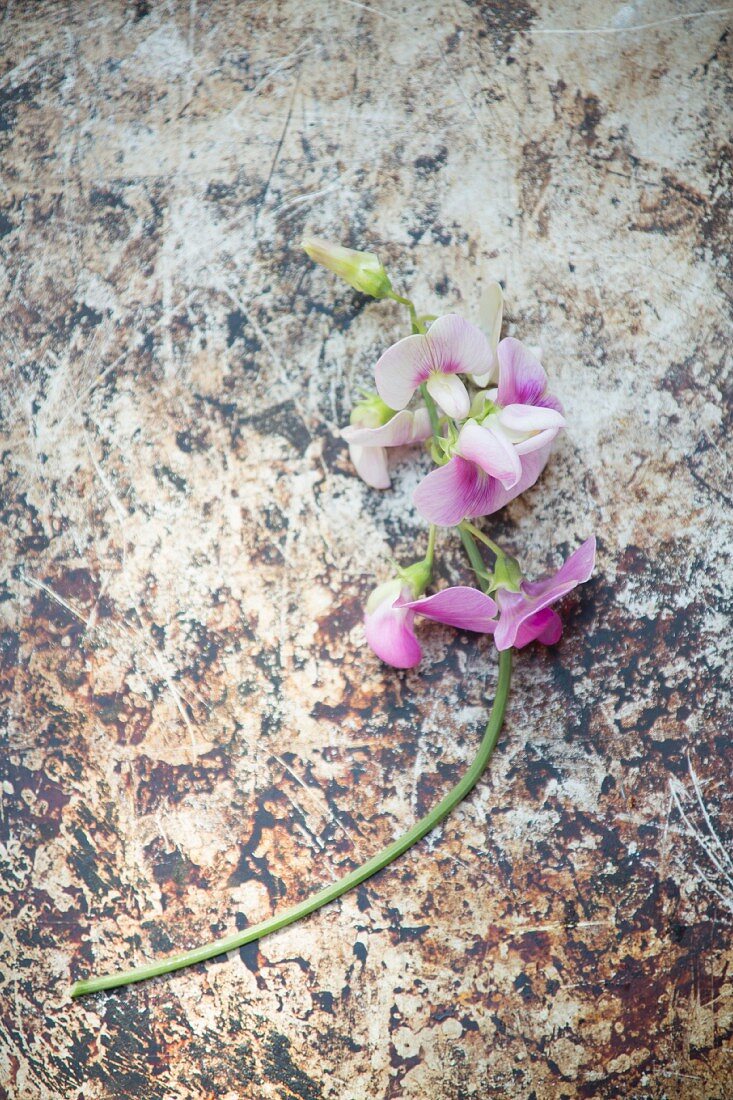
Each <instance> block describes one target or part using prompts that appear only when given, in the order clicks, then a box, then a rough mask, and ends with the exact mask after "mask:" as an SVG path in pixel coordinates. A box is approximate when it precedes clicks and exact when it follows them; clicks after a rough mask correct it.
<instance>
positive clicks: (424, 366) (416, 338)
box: [375, 335, 435, 409]
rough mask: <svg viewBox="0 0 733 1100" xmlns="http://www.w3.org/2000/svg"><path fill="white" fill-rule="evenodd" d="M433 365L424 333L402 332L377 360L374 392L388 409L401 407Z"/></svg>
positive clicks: (428, 373)
mask: <svg viewBox="0 0 733 1100" xmlns="http://www.w3.org/2000/svg"><path fill="white" fill-rule="evenodd" d="M434 369H435V368H434V366H433V361H432V357H431V350H430V346H429V344H428V338H427V336H421V335H412V336H405V338H404V339H403V340H398V341H397V343H396V344H392V347H391V348H387V350H386V351H385V352H384V354H383V355H381V356H380V358H379V360H378V361H377V366H376V368H375V374H376V383H377V392H378V394H379V396H380V397H381V398H382V401H384V402H385V404H387V405H389V407H390V409H404V407H405V405H407V404H408V402H409V400H410V398H411V397H412V395H413V393H414V392H415V390H416V389H417V387H418V386H419V385H420V383H421V382H425V381H426V380H427V379H428V377H429V376H430V373H431V371H433V370H434Z"/></svg>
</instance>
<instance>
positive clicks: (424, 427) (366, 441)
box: [341, 406, 430, 447]
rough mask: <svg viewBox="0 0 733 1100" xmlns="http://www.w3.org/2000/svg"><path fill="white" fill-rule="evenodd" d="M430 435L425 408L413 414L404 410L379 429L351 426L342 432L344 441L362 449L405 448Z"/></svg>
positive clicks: (428, 419) (428, 418)
mask: <svg viewBox="0 0 733 1100" xmlns="http://www.w3.org/2000/svg"><path fill="white" fill-rule="evenodd" d="M429 435H430V417H429V416H428V410H427V409H426V408H425V407H424V406H423V407H422V408H419V409H416V410H415V412H412V411H411V410H409V409H402V410H401V412H398V413H397V414H396V415H395V416H393V417H392V419H391V420H388V421H387V423H386V424H382V426H381V427H379V428H360V427H359V426H358V425H356V424H349V426H348V427H347V428H343V429H342V431H341V437H342V439H345V440H346V442H347V443H352V444H354V443H355V444H357V445H358V446H360V447H404V446H405V445H406V444H408V443H417V442H419V441H421V440H423V439H427V438H428V436H429Z"/></svg>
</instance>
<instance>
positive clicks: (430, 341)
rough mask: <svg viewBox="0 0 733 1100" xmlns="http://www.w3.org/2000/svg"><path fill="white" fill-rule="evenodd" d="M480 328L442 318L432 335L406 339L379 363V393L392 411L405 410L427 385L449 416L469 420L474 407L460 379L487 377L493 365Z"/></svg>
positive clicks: (432, 328)
mask: <svg viewBox="0 0 733 1100" xmlns="http://www.w3.org/2000/svg"><path fill="white" fill-rule="evenodd" d="M492 355H493V353H492V350H491V345H490V344H489V342H488V340H487V339H486V337H485V336H484V334H483V332H482V331H481V329H480V328H477V327H476V325H472V324H471V323H470V322H469V321H464V319H463V318H462V317H459V316H458V315H457V314H455V313H447V314H446V315H445V316H444V317H438V319H437V320H436V321H433V323H432V325H431V326H430V328H429V329H428V331H427V332H426V333H420V334H414V335H412V336H405V338H404V339H403V340H398V341H397V343H396V344H393V345H392V347H391V348H387V350H386V351H385V352H384V354H383V355H382V356H381V358H380V359H379V361H378V362H377V367H376V379H377V390H378V391H379V396H380V397H381V398H382V400H383V401H384V402H386V404H387V405H389V406H390V408H393V409H404V408H405V407H406V406H407V405H408V404H409V402H410V398H411V397H412V395H413V394H414V392H415V390H416V389H418V387H419V386H421V385H422V384H423V382H424V383H425V384H426V386H427V390H428V393H429V394H430V396H431V397H432V398H433V400H434V401H435V402H436V403H437V404H438V405H439V406H440V408H441V409H442V410H443V412H445V413H446V415H447V416H451V417H454V418H455V419H457V420H463V418H464V417H466V416H468V410H469V408H470V405H471V402H470V399H469V396H468V390H467V389H466V387H465V385H464V384H463V382H462V381H461V379H460V378H459V377H458V375H459V374H476V373H478V374H481V373H482V372H484V371H486V368H487V364H489V365H490V364H491V360H492Z"/></svg>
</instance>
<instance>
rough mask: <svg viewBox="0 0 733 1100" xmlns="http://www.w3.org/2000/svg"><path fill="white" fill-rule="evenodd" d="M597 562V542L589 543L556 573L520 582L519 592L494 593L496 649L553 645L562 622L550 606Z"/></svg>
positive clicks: (587, 577) (580, 547) (588, 575)
mask: <svg viewBox="0 0 733 1100" xmlns="http://www.w3.org/2000/svg"><path fill="white" fill-rule="evenodd" d="M595 561H596V540H595V536H593V535H591V537H590V538H589V539H586V540H585V542H584V543H583V544H582V545H581V546H579V547H578V549H577V550H576V551H575V552H574V553H572V554H571V555H570V557H569V558H568V560H567V561H566V562H565V563H564V565H562V566H561V567H560V568H559V569H558V571H557V573H555V575H554V576H552V577H545V579H544V580H541V581H522V583H521V585H520V588H519V592H510V591H509V590H508V589H505V588H501V589H499V591H498V592H497V593H496V599H497V602H498V604H499V611H500V616H499V625H498V626H497V628H496V632H495V634H494V641H495V642H496V648H497V649H511V647H512V646H516V648H517V649H522V647H523V646H526V645H529V643H530V642H534V641H538V642H542V644H543V645H554V644H555V642H557V641H559V639H560V636H561V634H562V619H561V618H560V616H559V615H558V613H557V612H556V611H553V610H552V607H551V605H552V604H553V603H556V602H557V601H558V600H559V599H561V597H562V596H565V595H566V594H567V593H568V592H570V591H571V590H572V589H573V588H575V586H576V585H578V584H582V583H583V581H587V580H588V579H589V577H590V575H591V573H592V572H593V567H594V565H595Z"/></svg>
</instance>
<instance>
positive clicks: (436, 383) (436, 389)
mask: <svg viewBox="0 0 733 1100" xmlns="http://www.w3.org/2000/svg"><path fill="white" fill-rule="evenodd" d="M427 387H428V393H429V394H430V396H431V397H432V399H433V401H435V402H437V404H438V405H440V407H441V409H442V410H443V412H444V413H445V414H446V416H452V417H453V419H454V420H463V419H464V417H466V416H468V410H469V409H470V407H471V399H470V397H469V396H468V390H467V389H466V387H465V386H464V385H463V382H461V380H460V378H458V377H457V376H456V375H455V374H439V373H436V374H431V375H430V377H429V378H428V382H427Z"/></svg>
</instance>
